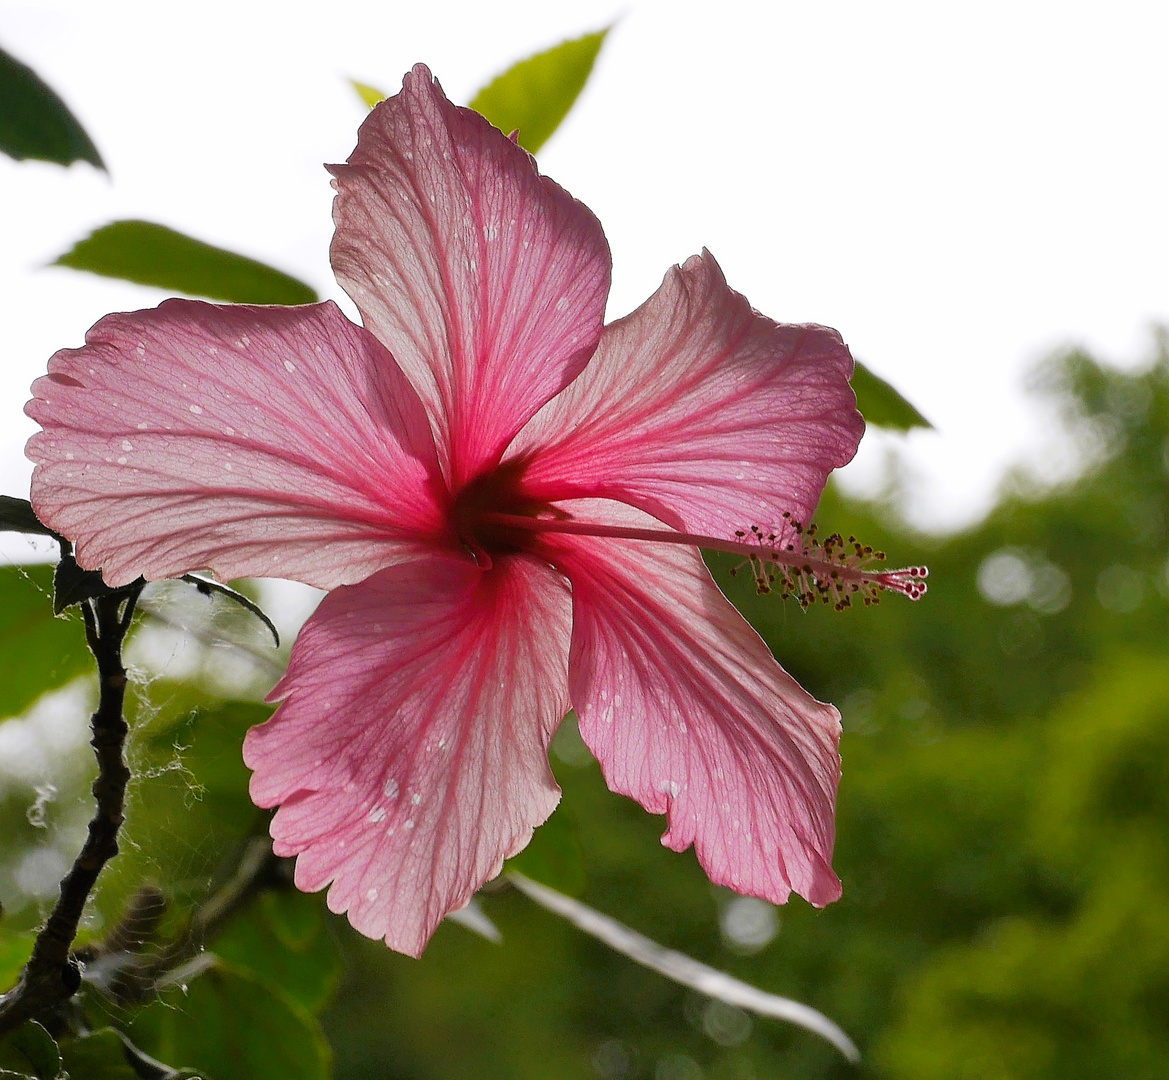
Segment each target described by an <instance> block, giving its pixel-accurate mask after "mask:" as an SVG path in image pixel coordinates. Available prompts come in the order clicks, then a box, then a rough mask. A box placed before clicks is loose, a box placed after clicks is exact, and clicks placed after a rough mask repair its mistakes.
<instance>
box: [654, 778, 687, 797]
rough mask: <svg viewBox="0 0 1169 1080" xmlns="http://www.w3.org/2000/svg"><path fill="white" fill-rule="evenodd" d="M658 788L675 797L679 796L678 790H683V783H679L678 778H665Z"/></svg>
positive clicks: (664, 793)
mask: <svg viewBox="0 0 1169 1080" xmlns="http://www.w3.org/2000/svg"><path fill="white" fill-rule="evenodd" d="M658 790H659V791H660V792H661V793H662V794H663V795H669V796H671V797H674V796H677V794H678V792H679V791H681V790H682V785H681V784H679V783H678V781H677V780H663V781H662V783H661V784H660V785H659V786H658Z"/></svg>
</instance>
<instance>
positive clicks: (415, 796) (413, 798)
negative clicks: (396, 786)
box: [410, 791, 422, 806]
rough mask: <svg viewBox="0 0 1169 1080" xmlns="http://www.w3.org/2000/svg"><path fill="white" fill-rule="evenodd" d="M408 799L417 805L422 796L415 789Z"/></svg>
mask: <svg viewBox="0 0 1169 1080" xmlns="http://www.w3.org/2000/svg"><path fill="white" fill-rule="evenodd" d="M410 801H411V802H412V803H413V804H414V805H415V806H417V805H418V804H419V803H420V802H422V796H421V795H419V794H418V792H417V791H416V792H414V794H413V795H411V796H410Z"/></svg>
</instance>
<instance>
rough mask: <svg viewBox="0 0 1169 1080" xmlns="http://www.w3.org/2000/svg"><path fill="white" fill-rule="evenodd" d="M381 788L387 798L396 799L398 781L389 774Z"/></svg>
mask: <svg viewBox="0 0 1169 1080" xmlns="http://www.w3.org/2000/svg"><path fill="white" fill-rule="evenodd" d="M382 790H383V791H384V792H385V793H386V798H387V799H396V798H397V797H398V781H397V780H395V779H394V778H393V777H392V776H391V777H390V778H389V780H387V781H386V786H385V787H384V788H383V789H382Z"/></svg>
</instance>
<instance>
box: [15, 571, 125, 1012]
mask: <svg viewBox="0 0 1169 1080" xmlns="http://www.w3.org/2000/svg"><path fill="white" fill-rule="evenodd" d="M140 592H141V586H140V585H138V584H137V583H135V584H134V585H131V586H127V587H126V588H124V589H119V590H117V591H113V592H109V593H107V594H104V595H101V596H97V597H95V598H93V599H89V600H85V601H83V602H82V604H81V612H82V615H83V616H84V619H85V637H86V640H87V641H88V643H89V648H90V650H91V651H92V652H93V655H94V658H95V659H96V660H97V671H98V679H99V682H100V686H101V696H100V698H99V700H98V706H97V711H96V712H95V713H94V714H93V716H92V717H91V718H90V730H91V731H92V732H93V739H92V740H91V742H90V745H91V746H92V747H93V752H94V754H95V755H96V757H97V765H98V773H97V779H96V780H94V782H93V796H94V799H95V800H96V802H97V808H96V810H95V812H94V815H93V820H92V821H90V823H89V834H88V836H87V837H86V839H85V843H84V844H83V845H82V848H81V852H80V853H79V854H78V856H77V858H76V860H74V863H73V866H72V868H71V869H70V870H69V873H68V874H66V875H65V878H64V880H62V882H61V895H60V897H59V898H58V900H57V905H56V907H54V908H53V913H52V914H51V915H50V916H49V920H48V922H46V923H45V925H44V927H43V928H42V929H41V931H40V932H39V933H38V934H37V937H36V942H35V943H34V945H33V950H32V956H31V957H29V961H28V963H27V964H26V965H25V968H24V971H23V972H22V973H21V976H20V982H18V983H17V984H16V986H15V987H14V988H13V989H12V990H11V991H9V992H8V993H7V994H5V995H4V996H3V997H0V1034H4V1033H5V1032H7V1031H11V1030H12V1029H13V1028H15V1027H17V1026H19V1025H20V1024H22V1023H24V1021H25V1020H29V1019H32V1018H33V1017H35V1016H38V1015H39V1014H41V1013H43V1012H44V1011H45V1010H47V1009H51V1008H53V1007H54V1006H56V1005H59V1004H61V1003H62V1002H64V1001H67V1000H68V999H69V998H71V997H72V996H73V995H74V994H75V993H76V992H77V988H78V987H79V986H80V985H81V969H80V967H79V966H78V964H77V961H76V960H75V959H74V958H73V956H72V955H71V952H72V948H73V941H74V939H75V938H76V937H77V926H78V924H79V923H80V921H81V916H82V913H83V912H84V910H85V903H86V901H87V900H88V899H89V894H90V893H91V892H92V891H93V887H94V885H95V884H96V882H97V877H98V874H100V873H101V871H102V868H103V867H104V866H105V864H106V863H107V862H109V860H110V859H112V858H113V857H114V856H115V855H116V854H117V853H118V830H119V829H120V828H121V826H122V821H123V820H124V810H125V804H126V784H127V782H128V781H129V779H130V770H129V769H128V768H127V767H126V761H125V757H124V756H123V752H122V751H123V747H124V745H125V741H126V733H127V731H128V730H129V729H128V727H127V724H126V721H125V718H124V717H123V715H122V706H123V704H124V702H125V697H126V669H125V668H124V667H123V666H122V642H123V641H124V640H125V637H126V631H127V630H129V628H130V620H131V618H132V617H133V614H134V605H135V604H136V603H137V600H138V594H139V593H140Z"/></svg>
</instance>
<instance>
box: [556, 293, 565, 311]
mask: <svg viewBox="0 0 1169 1080" xmlns="http://www.w3.org/2000/svg"><path fill="white" fill-rule="evenodd" d="M567 307H568V297H567V296H562V297H561V298H560V299H559V300H557V301H556V310H557V311H564V310H565V309H566V308H567Z"/></svg>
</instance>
